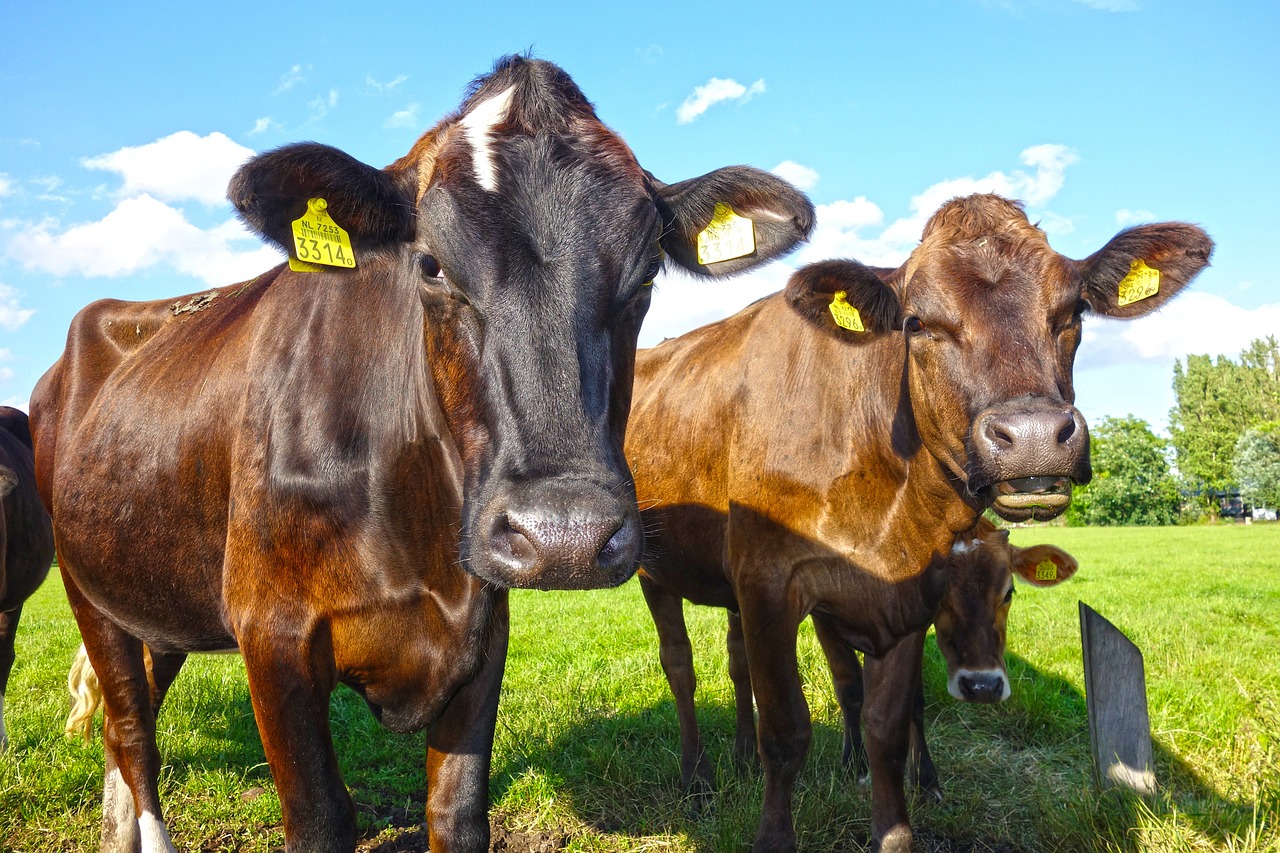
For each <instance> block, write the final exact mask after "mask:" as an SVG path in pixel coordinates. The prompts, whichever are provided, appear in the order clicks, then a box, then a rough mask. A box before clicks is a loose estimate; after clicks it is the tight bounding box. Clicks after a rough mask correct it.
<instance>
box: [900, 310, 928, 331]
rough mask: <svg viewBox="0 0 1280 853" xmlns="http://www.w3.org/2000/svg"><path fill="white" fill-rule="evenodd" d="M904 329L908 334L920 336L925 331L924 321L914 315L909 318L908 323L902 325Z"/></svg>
mask: <svg viewBox="0 0 1280 853" xmlns="http://www.w3.org/2000/svg"><path fill="white" fill-rule="evenodd" d="M902 327H903V328H904V329H906V330H907V333H908V334H911V335H918V334H920V333H921V332H923V331H924V321H923V320H921V319H920V318H919V317H917V316H915V315H914V314H912V315H911V316H910V317H908V318H907V320H906V322H905V323H903V324H902Z"/></svg>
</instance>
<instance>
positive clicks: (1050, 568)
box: [1036, 560, 1058, 581]
mask: <svg viewBox="0 0 1280 853" xmlns="http://www.w3.org/2000/svg"><path fill="white" fill-rule="evenodd" d="M1057 577H1058V565H1057V564H1056V563H1054V562H1053V560H1045V561H1043V562H1042V563H1040V565H1038V566H1036V580H1038V581H1051V580H1055V579H1056V578H1057Z"/></svg>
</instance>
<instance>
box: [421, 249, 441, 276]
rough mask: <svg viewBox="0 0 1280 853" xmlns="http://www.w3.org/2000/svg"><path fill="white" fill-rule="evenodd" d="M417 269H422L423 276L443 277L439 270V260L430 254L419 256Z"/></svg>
mask: <svg viewBox="0 0 1280 853" xmlns="http://www.w3.org/2000/svg"><path fill="white" fill-rule="evenodd" d="M418 269H420V270H421V271H422V277H423V278H443V275H442V274H441V272H440V262H439V261H437V260H436V259H435V257H434V256H432V255H421V256H419V258H418Z"/></svg>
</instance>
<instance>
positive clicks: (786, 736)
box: [739, 589, 812, 853]
mask: <svg viewBox="0 0 1280 853" xmlns="http://www.w3.org/2000/svg"><path fill="white" fill-rule="evenodd" d="M761 592H763V590H759V589H756V590H752V593H753V595H754V594H755V593H761ZM739 602H740V603H741V606H742V609H741V611H740V612H741V617H742V630H743V636H744V638H745V640H746V648H747V660H748V664H749V665H750V667H751V685H752V687H753V689H754V690H755V697H756V713H757V714H758V715H759V722H758V724H757V737H758V739H759V743H760V746H759V750H760V763H761V764H762V765H764V805H763V808H762V809H761V813H760V826H759V828H758V829H757V831H756V839H755V844H754V845H753V846H752V850H754V851H756V853H765V851H770V853H772V851H789V850H795V847H796V835H795V827H794V825H793V823H792V818H791V796H792V792H793V791H794V789H795V782H796V776H797V775H798V774H799V772H800V768H801V767H802V766H803V765H804V759H805V755H806V754H807V753H808V751H809V740H810V736H811V734H812V724H811V722H810V720H809V705H808V703H807V702H806V701H805V698H804V690H803V689H802V685H801V683H800V668H799V663H798V661H797V659H796V631H797V629H799V627H800V618H801V617H800V616H799V615H796V614H792V613H789V612H788V610H787V608H786V607H785V606H782V605H781V602H776V603H771V602H769V601H768V600H765V597H764V596H756V597H754V598H753V597H746V598H744V597H743V596H739Z"/></svg>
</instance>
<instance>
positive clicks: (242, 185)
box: [229, 57, 813, 588]
mask: <svg viewBox="0 0 1280 853" xmlns="http://www.w3.org/2000/svg"><path fill="white" fill-rule="evenodd" d="M229 196H230V198H231V200H232V202H233V203H234V204H235V205H236V207H237V209H238V210H239V211H240V213H241V216H242V217H243V218H244V219H245V221H246V222H248V223H249V224H250V226H252V227H253V228H255V229H256V230H257V231H259V233H262V234H264V235H265V236H267V237H269V238H271V239H273V240H275V241H276V242H277V243H279V244H280V245H282V246H285V247H286V248H287V250H289V251H290V254H291V255H292V254H293V242H292V239H291V233H290V228H291V225H290V223H291V222H292V221H293V220H294V219H297V218H298V217H300V216H301V214H302V213H303V212H304V211H305V210H306V209H307V207H306V205H307V200H308V199H309V198H314V197H323V198H325V200H326V202H327V206H328V213H329V214H330V215H331V216H332V218H333V220H334V221H335V222H336V223H337V224H338V225H340V226H341V227H342V228H344V229H346V230H347V231H348V232H349V233H350V235H351V241H352V244H353V246H354V247H355V248H356V252H357V255H358V256H361V257H368V258H370V262H369V264H368V266H369V267H373V266H374V264H375V262H376V261H377V259H379V258H383V257H385V256H387V255H388V254H389V255H391V256H392V258H393V261H391V262H386V263H383V264H382V265H381V266H379V267H378V268H379V269H385V270H387V274H388V275H389V276H392V277H395V278H397V279H401V280H410V279H411V280H412V283H413V286H414V287H416V288H418V291H419V295H420V297H421V299H420V302H421V306H422V308H423V318H422V322H423V323H424V336H425V345H426V348H427V353H428V363H429V365H430V370H431V372H432V376H433V380H434V385H435V390H436V394H437V397H438V398H439V400H440V401H441V404H442V408H443V410H444V412H445V416H446V418H447V420H448V424H449V427H450V431H451V433H452V435H453V438H454V440H455V442H456V444H457V447H458V449H459V451H460V455H461V459H462V464H463V499H464V505H463V519H462V523H463V530H462V543H461V548H462V555H461V556H462V560H463V564H464V565H465V566H466V567H467V568H468V569H469V570H470V571H472V572H473V573H474V574H476V575H478V576H480V577H482V578H484V579H486V580H489V581H492V582H493V583H496V584H499V585H502V586H519V587H539V588H575V587H596V586H606V585H613V584H618V583H621V582H622V581H624V580H626V579H627V578H628V577H630V576H631V574H632V573H633V572H634V571H635V568H636V565H637V562H638V559H639V555H640V549H641V544H642V535H641V529H640V522H639V516H638V513H637V510H636V505H635V494H634V487H633V485H632V483H631V477H630V473H629V471H628V469H627V466H626V462H625V460H624V458H623V453H622V446H623V433H624V430H625V427H626V418H627V414H628V411H629V409H630V403H631V384H632V372H633V362H634V358H635V349H636V337H637V334H638V332H639V327H640V322H641V320H642V319H643V317H644V314H645V311H646V310H647V307H648V305H649V300H650V298H651V293H652V288H651V287H650V285H651V284H652V282H653V279H654V276H655V275H656V274H657V272H658V270H659V269H660V268H661V266H662V265H663V263H664V262H665V261H666V260H667V259H670V260H671V261H674V262H675V263H676V264H678V265H679V266H681V267H683V268H685V269H687V270H690V271H692V272H695V273H698V274H702V275H711V276H714V275H725V274H731V273H735V272H740V271H743V270H746V269H750V268H753V267H755V266H757V265H759V264H761V263H764V262H765V261H768V260H770V259H772V258H773V257H776V256H777V255H779V254H782V253H784V252H786V251H789V250H790V249H791V248H792V247H794V246H795V245H796V243H797V242H799V241H800V240H802V239H804V238H805V237H806V236H807V235H808V233H809V231H810V230H811V229H812V225H813V209H812V206H811V205H810V204H809V202H808V200H807V199H806V198H805V197H804V196H803V195H802V194H801V193H799V192H798V191H797V190H795V189H794V188H792V187H791V186H790V185H789V184H787V183H785V182H783V181H781V180H779V179H778V178H776V177H774V176H772V175H769V174H767V173H764V172H761V171H758V170H755V169H750V168H746V167H731V168H725V169H720V170H717V171H715V172H712V173H710V174H708V175H704V176H702V177H701V178H695V179H692V180H689V181H684V182H682V183H678V184H673V185H670V186H668V185H666V184H663V183H662V182H660V181H658V180H656V179H654V178H653V177H652V176H651V175H650V174H648V173H647V172H646V171H645V170H644V169H642V168H641V167H640V165H639V163H638V162H637V161H636V158H635V156H634V155H633V154H632V152H631V150H630V149H629V148H628V147H627V146H626V144H625V143H623V141H622V140H621V139H620V138H619V137H618V136H617V135H615V134H614V133H613V132H612V131H610V130H609V129H608V128H607V127H605V126H604V125H603V124H602V123H601V122H600V120H599V119H598V118H597V117H596V114H595V112H594V110H593V109H592V107H591V105H590V103H588V102H587V100H586V99H585V98H584V97H583V95H582V93H581V92H580V91H579V90H578V88H577V87H576V86H575V85H574V83H573V81H572V80H570V79H569V77H568V75H566V74H565V73H564V72H563V71H562V70H560V69H559V68H557V67H556V66H554V65H551V64H549V63H546V62H541V61H537V60H532V59H527V58H524V57H509V58H507V59H504V60H502V61H501V62H500V63H499V64H498V66H497V67H496V68H495V70H494V72H493V73H492V74H490V75H488V76H487V77H483V78H481V79H479V80H477V81H476V82H475V83H473V84H472V88H471V90H470V93H469V95H468V97H467V98H466V99H465V101H464V102H463V104H462V106H461V108H460V109H459V110H458V112H457V113H455V114H454V115H452V116H450V117H448V118H446V119H445V120H443V121H442V122H441V123H440V124H438V125H437V126H436V127H435V128H433V129H431V130H430V131H428V132H427V133H426V134H424V135H423V136H422V137H421V138H420V139H419V140H418V142H417V143H416V144H415V145H414V147H413V149H412V150H411V151H410V152H409V154H407V155H406V156H405V157H402V158H401V159H400V160H398V161H396V162H395V163H393V164H392V165H391V166H389V167H387V168H386V169H383V170H378V169H374V168H372V167H369V166H365V165H364V164H362V163H360V162H358V161H356V160H354V159H352V158H351V157H349V156H348V155H346V154H344V153H342V152H340V151H337V150H335V149H332V148H328V147H326V146H321V145H315V144H300V145H294V146H289V147H286V148H282V149H279V150H277V151H273V152H269V153H267V154H264V155H261V156H259V157H257V158H255V159H254V160H251V161H250V162H249V163H247V164H246V165H245V166H244V167H242V168H241V170H240V172H239V173H237V175H236V177H235V178H234V179H233V181H232V184H231V189H230V191H229ZM726 210H732V211H733V213H734V215H737V216H740V217H743V218H744V219H746V220H751V222H748V224H747V226H746V227H747V229H748V231H750V232H751V233H752V238H753V240H752V242H753V247H752V248H748V249H747V250H746V251H745V252H742V253H740V254H739V253H732V252H731V253H728V256H725V255H724V254H722V255H716V256H711V257H707V256H705V255H704V256H703V257H702V258H701V260H699V258H698V255H697V252H696V250H695V248H694V247H695V245H696V244H697V241H698V238H699V235H700V234H702V232H704V231H706V230H707V229H708V228H709V227H711V226H712V223H713V219H714V220H716V221H717V222H720V221H722V220H723V219H724V218H725V213H724V211H726ZM752 223H753V224H752ZM738 224H739V225H740V224H741V223H740V222H739V223H738ZM715 227H717V228H718V227H719V226H718V225H717V226H715ZM713 230H714V229H713ZM362 245H363V246H364V248H363V249H361V246H362ZM739 248H741V247H739ZM358 269H359V268H357V271H358ZM353 272H356V271H353ZM339 274H351V273H339Z"/></svg>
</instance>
